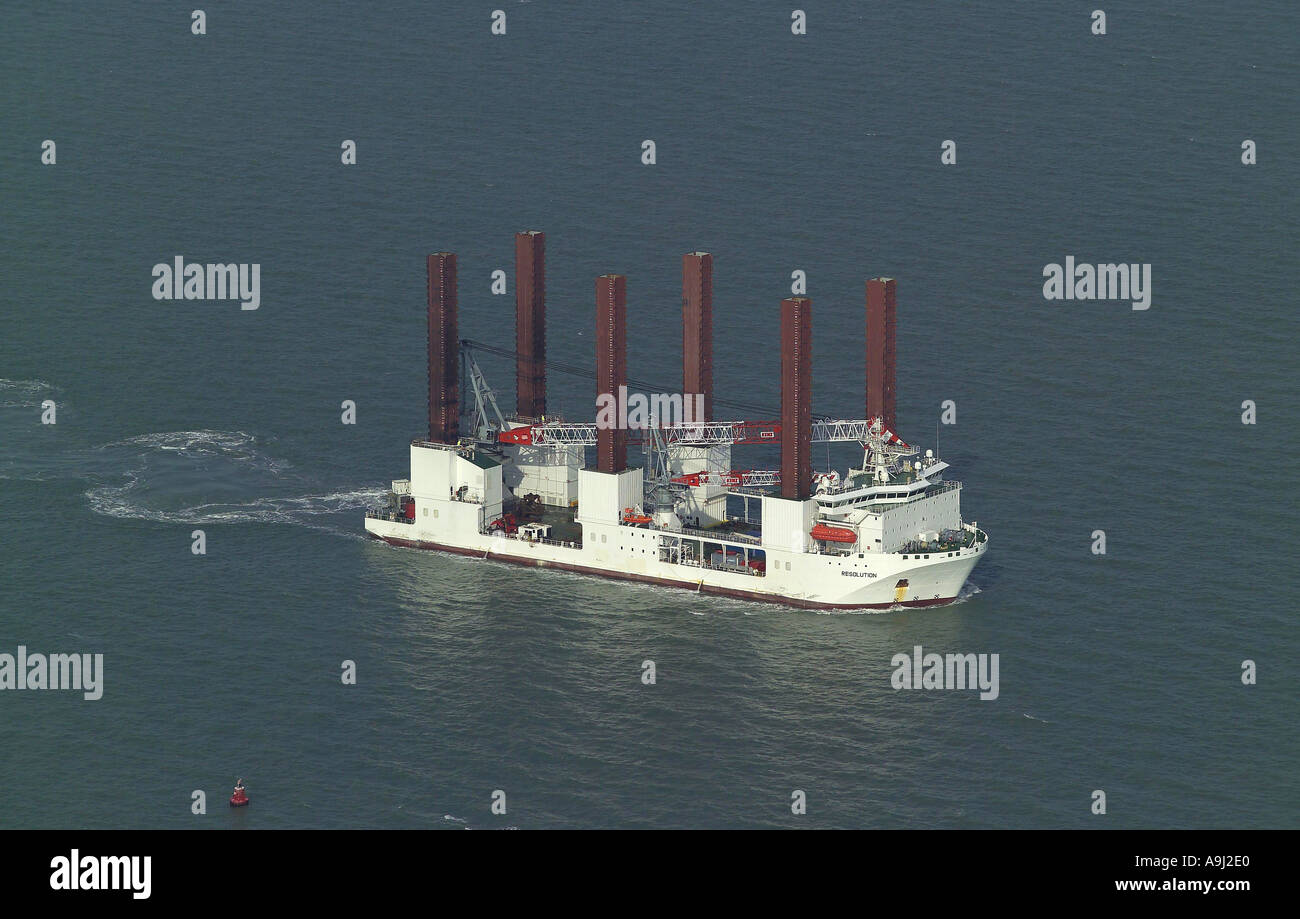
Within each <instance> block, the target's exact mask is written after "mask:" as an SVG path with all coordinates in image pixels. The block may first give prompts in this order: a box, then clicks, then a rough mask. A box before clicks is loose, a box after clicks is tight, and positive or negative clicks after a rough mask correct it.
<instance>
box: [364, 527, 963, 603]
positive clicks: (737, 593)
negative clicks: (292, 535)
mask: <svg viewBox="0 0 1300 919" xmlns="http://www.w3.org/2000/svg"><path fill="white" fill-rule="evenodd" d="M370 536H371V537H372V538H374V539H382V540H383V541H384V542H386V543H388V544H390V545H394V546H403V547H405V548H407V549H432V550H436V551H438V552H453V553H455V554H456V555H465V556H469V557H470V558H485V557H486V558H487V559H488V560H489V561H494V562H512V563H514V564H516V565H528V566H530V567H534V568H558V569H560V570H561V571H572V572H575V573H577V574H587V575H592V576H593V577H598V578H611V579H614V580H621V581H641V582H644V583H646V584H658V585H659V586H661V587H678V588H682V589H684V590H693V591H696V592H697V593H706V594H720V595H722V596H726V597H739V598H740V599H742V600H757V601H758V602H760V603H781V604H783V605H785V606H797V607H800V608H802V609H892V608H893V607H895V606H941V605H943V604H944V603H951V602H952V601H953V600H955V599H957V598H956V597H940V598H936V599H934V600H905V601H903V602H902V603H815V602H812V601H809V600H797V599H795V598H793V597H782V596H778V595H776V594H765V593H759V592H757V591H753V590H736V589H734V588H731V587H715V586H712V585H709V584H703V585H697V584H695V583H694V582H691V581H675V580H673V579H671V578H654V577H650V576H649V575H645V574H631V573H629V572H624V571H606V570H605V569H603V568H588V567H587V566H585V565H570V564H568V563H567V562H553V561H551V560H549V559H535V558H519V557H516V556H511V555H492V554H490V553H488V554H486V555H485V554H484V553H483V552H482V551H480V550H477V549H466V548H463V547H461V546H444V545H442V544H441V543H436V542H422V541H420V540H416V539H398V538H396V537H392V536H376V535H375V534H373V533H371V534H370Z"/></svg>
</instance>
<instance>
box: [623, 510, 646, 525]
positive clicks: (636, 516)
mask: <svg viewBox="0 0 1300 919" xmlns="http://www.w3.org/2000/svg"><path fill="white" fill-rule="evenodd" d="M623 522H624V523H649V522H650V518H649V517H648V516H646V515H645V514H642V513H639V512H638V511H636V510H634V509H633V508H630V507H625V508H623Z"/></svg>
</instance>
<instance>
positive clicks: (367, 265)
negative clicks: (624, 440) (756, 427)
mask: <svg viewBox="0 0 1300 919" xmlns="http://www.w3.org/2000/svg"><path fill="white" fill-rule="evenodd" d="M628 6H629V7H631V6H632V5H628ZM976 6H977V5H971V4H964V3H956V2H948V3H937V4H915V5H913V4H887V5H877V4H870V5H862V6H861V7H856V6H855V7H853V9H854V10H855V12H851V13H841V14H836V13H833V12H831V11H827V10H823V9H820V8H809V11H808V12H809V34H808V35H806V36H802V37H795V36H792V35H791V34H790V30H789V22H790V10H789V8H788V6H787V7H781V6H778V5H775V4H765V3H759V4H754V3H747V4H740V3H717V4H707V5H699V4H686V3H664V4H658V5H656V6H655V7H654V8H653V9H651V8H648V7H642V6H641V5H636V6H635V7H634V8H624V6H623V5H619V6H618V7H617V8H616V9H615V8H610V7H609V5H607V4H606V5H602V4H596V3H573V4H563V5H560V4H550V3H541V2H533V3H523V4H510V5H509V6H508V7H507V8H506V12H507V15H508V33H507V35H506V36H505V37H495V38H494V37H493V36H491V35H490V33H489V28H488V27H489V18H488V15H489V10H488V9H487V8H483V9H479V8H478V7H475V6H473V5H469V6H466V5H462V4H445V5H440V4H405V5H399V6H387V5H386V6H385V7H384V8H382V9H371V8H369V7H367V6H365V5H356V4H346V5H341V4H275V5H272V6H271V7H270V8H269V9H266V8H263V5H256V4H241V3H235V4H222V5H221V7H220V8H212V9H209V10H208V13H209V19H208V34H207V35H206V36H203V37H195V36H193V35H191V34H190V32H189V19H188V16H189V11H188V10H181V9H179V8H177V9H171V8H168V7H166V6H165V5H144V6H137V5H127V4H110V5H107V6H105V7H102V8H101V7H95V8H93V9H87V8H81V7H77V6H59V7H56V8H54V9H47V8H45V7H41V8H39V11H38V10H36V9H15V8H14V7H13V6H10V7H8V8H6V9H5V10H4V12H3V13H0V60H3V62H4V89H3V97H2V103H3V104H2V105H0V281H2V283H0V521H3V527H2V528H0V653H11V654H12V653H14V652H15V650H16V648H17V646H18V645H19V644H23V645H26V646H27V647H28V648H29V649H31V650H33V651H45V652H53V651H63V652H71V651H85V652H99V653H103V654H104V656H105V669H106V675H105V688H104V696H103V698H102V699H101V700H99V701H96V702H89V701H83V700H82V699H81V697H80V696H79V695H77V694H75V693H63V692H7V691H6V692H3V693H0V749H3V756H0V787H3V788H4V789H5V794H4V795H3V798H0V802H2V804H3V824H4V825H5V826H18V827H50V826H54V827H76V826H92V827H113V826H143V827H196V828H227V827H299V826H305V827H352V826H378V827H460V826H473V827H493V826H518V827H523V828H539V827H593V826H619V827H667V826H790V825H793V826H805V827H902V826H921V827H1030V826H1047V827H1181V826H1232V827H1259V826H1286V827H1295V826H1297V825H1300V787H1298V783H1297V780H1296V771H1295V768H1294V763H1295V761H1296V757H1297V754H1298V753H1300V750H1297V746H1298V745H1297V743H1296V730H1295V719H1296V712H1297V705H1296V703H1297V693H1296V687H1297V681H1298V680H1300V673H1298V672H1297V670H1298V668H1297V666H1296V660H1297V655H1298V653H1300V649H1298V648H1297V642H1296V639H1295V629H1294V616H1295V612H1296V605H1297V599H1298V598H1300V583H1298V581H1300V577H1298V574H1297V563H1296V561H1295V557H1294V552H1293V550H1292V547H1293V546H1294V545H1295V544H1296V541H1297V537H1300V533H1298V532H1297V530H1298V527H1297V521H1296V516H1295V511H1294V509H1293V506H1294V504H1295V486H1294V481H1293V479H1294V475H1295V471H1296V461H1295V456H1296V451H1297V447H1298V446H1300V444H1298V443H1297V436H1296V423H1297V421H1298V420H1300V419H1298V418H1297V414H1298V413H1297V409H1296V397H1295V371H1296V361H1295V357H1294V355H1295V349H1296V341H1297V334H1296V333H1297V324H1296V318H1295V307H1294V286H1293V280H1294V277H1295V275H1296V270H1297V259H1296V254H1295V251H1296V248H1295V247H1296V239H1297V229H1298V227H1297V218H1296V207H1295V201H1296V197H1295V187H1296V170H1295V166H1294V162H1293V160H1294V152H1295V150H1296V149H1298V148H1300V132H1298V131H1297V127H1296V124H1297V122H1296V118H1295V99H1296V97H1297V96H1296V90H1297V85H1298V83H1300V66H1298V65H1297V60H1298V59H1300V55H1298V54H1297V51H1298V50H1300V47H1298V45H1300V42H1298V41H1297V38H1296V36H1297V35H1300V28H1298V27H1300V21H1298V20H1300V14H1298V13H1297V7H1296V6H1295V4H1293V3H1290V2H1286V0H1272V2H1259V3H1239V4H1232V5H1228V6H1225V5H1222V4H1215V3H1208V2H1194V3H1161V4H1151V5H1149V6H1150V8H1149V9H1145V10H1142V11H1137V10H1133V11H1121V10H1119V9H1115V10H1112V11H1109V12H1111V18H1110V21H1109V23H1108V26H1109V29H1108V31H1109V34H1108V35H1106V36H1104V37H1097V36H1092V35H1090V34H1089V18H1088V12H1089V10H1088V9H1085V8H1084V7H1082V6H1078V5H1077V4H1076V5H1068V4H1067V5H1049V4H1042V5H1032V4H1031V5H1014V6H1012V5H1008V6H1007V9H1006V10H1004V11H997V10H988V9H980V8H976ZM1039 6H1041V7H1042V8H1041V9H1040V8H1039ZM46 138H52V139H54V140H55V141H56V142H57V145H58V147H57V150H58V162H57V165H54V166H43V165H41V163H40V145H41V141H42V140H44V139H46ZM345 138H350V139H355V140H356V141H357V144H358V163H357V165H355V166H352V167H344V166H342V165H340V163H339V144H340V142H341V141H342V140H343V139H345ZM647 138H650V139H653V140H655V142H656V144H657V152H658V163H657V164H656V165H655V166H653V167H650V166H643V165H642V164H641V162H640V151H641V142H642V140H644V139H647ZM948 138H952V139H955V140H956V141H957V144H958V164H957V165H956V166H950V167H949V166H942V165H940V162H939V154H940V144H941V142H942V141H943V140H945V139H948ZM1246 138H1250V139H1253V140H1255V141H1256V143H1257V144H1258V150H1259V154H1258V155H1259V164H1258V165H1256V166H1253V167H1247V166H1243V165H1242V164H1241V161H1240V145H1241V142H1242V140H1243V139H1246ZM525 228H537V229H542V230H545V231H546V233H547V236H548V251H547V263H548V276H547V286H548V312H549V319H548V322H549V329H548V339H549V343H550V349H551V354H552V356H554V357H556V358H559V359H563V360H567V361H571V362H574V363H579V364H589V363H591V361H592V359H593V347H592V343H591V323H592V314H593V293H592V279H593V277H594V276H595V275H597V274H601V273H604V272H608V271H617V272H622V273H625V274H627V276H628V290H629V308H630V311H631V314H630V318H629V355H628V360H629V372H630V374H631V375H632V376H634V377H639V378H643V379H649V380H663V381H665V385H666V386H668V387H671V386H674V385H676V381H677V380H678V379H679V377H678V369H677V368H678V367H679V365H680V364H679V362H680V346H679V342H680V340H681V337H680V336H681V333H680V325H679V323H680V319H679V315H680V314H679V312H678V306H679V303H680V287H679V284H680V276H679V274H678V272H679V259H680V255H681V253H682V252H686V251H690V250H694V249H706V250H708V251H711V252H713V253H714V257H715V265H716V269H715V316H716V322H717V328H716V332H715V337H716V340H717V343H718V345H717V353H716V376H717V386H718V393H719V395H720V396H731V397H733V398H738V399H746V400H748V401H757V402H760V403H764V404H776V403H777V401H778V398H779V396H778V373H777V368H778V358H779V355H778V353H777V350H776V341H777V338H778V328H777V314H778V305H779V301H780V299H781V297H782V296H786V295H788V291H789V278H790V273H791V271H793V270H794V269H802V270H804V271H806V272H807V273H808V277H809V295H810V296H811V297H812V299H813V309H814V354H815V361H816V364H815V371H814V393H815V403H816V410H817V411H819V412H823V413H826V414H831V415H836V416H840V417H857V416H858V415H860V414H861V410H862V406H861V402H862V361H861V355H862V346H863V341H862V338H863V331H862V305H861V301H862V280H863V279H864V278H866V277H870V276H875V275H881V274H885V275H891V276H894V277H897V278H898V279H899V324H900V332H899V354H900V357H899V385H900V396H899V416H900V429H901V433H902V434H903V435H904V436H905V437H907V438H908V439H910V440H916V441H921V442H922V443H923V444H925V445H926V446H930V445H932V439H933V435H934V427H935V422H936V421H937V419H938V414H939V406H940V404H941V403H942V401H943V400H945V399H952V400H954V401H955V402H956V404H957V409H958V414H957V418H958V423H957V424H956V425H955V426H948V427H945V428H944V429H943V431H942V435H941V436H942V443H941V446H942V451H941V453H942V454H943V456H944V457H945V458H946V459H947V460H948V461H949V462H950V463H952V465H953V467H954V469H953V473H954V477H956V478H959V479H961V480H963V481H964V482H965V483H966V491H965V492H964V499H963V503H964V511H965V513H966V515H967V517H968V519H970V518H974V519H977V520H978V521H979V522H980V525H981V527H982V528H983V529H985V530H987V531H988V532H989V534H990V536H991V540H992V543H991V549H990V551H989V553H988V556H987V557H986V559H985V560H984V562H982V563H981V565H980V567H978V568H977V569H976V571H975V574H974V576H973V579H972V582H971V585H970V586H969V588H968V595H967V597H966V599H965V600H964V602H961V603H959V604H956V605H954V606H951V607H947V608H943V609H938V610H923V611H907V612H891V613H885V614H876V615H816V614H812V613H808V612H800V611H793V610H788V609H784V608H781V607H776V606H766V605H754V604H745V603H740V602H732V601H727V600H715V599H704V598H699V597H696V596H694V595H691V594H689V593H678V592H672V591H667V590H662V589H656V588H650V587H641V586H625V585H618V584H610V583H606V582H602V581H595V580H588V579H583V578H578V577H574V576H570V575H566V574H560V573H551V572H532V571H525V570H518V569H515V568H510V567H504V566H497V565H493V564H483V563H480V562H476V561H472V560H465V559H460V558H453V557H448V556H443V555H440V554H435V553H419V552H413V551H403V550H396V549H392V548H388V547H386V546H383V545H379V544H376V543H373V542H370V541H367V540H365V539H363V538H361V537H362V532H363V528H362V512H363V510H364V508H366V507H367V506H369V505H370V504H371V503H372V502H373V501H374V500H375V499H377V498H378V497H379V496H380V495H381V493H382V492H383V490H384V489H385V488H386V487H387V483H388V480H390V479H392V478H395V477H402V476H404V475H405V474H406V462H407V456H406V444H407V442H408V441H409V439H410V437H411V436H413V435H415V434H417V433H418V432H419V431H420V429H421V425H422V422H423V416H424V408H425V405H424V372H425V371H424V329H423V294H424V267H423V257H424V255H425V254H426V253H428V252H431V251H437V250H441V249H450V250H454V251H456V252H457V253H458V254H459V257H460V276H461V296H460V301H461V333H462V335H464V336H466V337H470V338H475V339H481V340H492V339H495V338H500V337H501V336H503V335H505V336H509V335H513V317H512V302H513V298H512V297H494V296H491V295H490V294H489V281H490V275H491V272H492V271H493V270H494V269H496V268H498V267H500V268H505V269H506V270H507V272H508V273H509V272H510V269H511V260H512V252H513V248H512V234H513V233H514V232H515V231H516V230H520V229H525ZM178 254H179V255H184V256H185V257H186V258H188V259H192V260H196V261H204V262H207V261H219V262H225V261H231V262H257V263H260V264H261V266H262V288H261V296H262V305H261V308H260V309H258V310H257V311H248V312H245V311H241V310H240V309H239V308H238V306H237V305H236V304H233V303H229V302H185V301H181V302H168V301H156V300H154V299H152V297H151V296H150V289H151V286H152V277H151V269H152V266H153V265H154V264H155V263H157V262H169V261H170V260H171V259H172V258H173V257H174V256H176V255H178ZM1067 255H1074V256H1075V257H1076V258H1077V259H1078V260H1080V261H1088V262H1110V261H1129V262H1147V263H1151V264H1152V266H1153V269H1152V270H1153V278H1154V295H1153V298H1152V305H1151V308H1150V309H1149V310H1147V311H1145V312H1139V311H1133V310H1131V309H1130V308H1129V306H1128V305H1127V304H1126V303H1102V302H1078V301H1074V302H1048V301H1045V300H1044V298H1043V296H1042V268H1043V266H1044V265H1046V264H1048V263H1051V262H1061V261H1063V260H1064V259H1065V257H1066V256H1067ZM484 369H485V371H486V372H487V373H488V375H489V376H490V377H491V378H492V379H493V380H494V381H495V382H496V385H498V386H499V387H501V388H502V389H503V390H504V394H505V398H506V400H507V401H510V399H511V396H510V390H509V387H510V379H511V376H510V375H511V371H512V368H511V367H510V366H509V365H502V364H494V363H492V362H490V361H486V362H485V364H484ZM551 382H552V388H551V402H552V405H553V406H554V407H557V408H561V409H567V410H568V411H569V413H570V414H572V415H574V416H581V415H582V414H583V413H584V411H585V410H586V408H587V406H589V405H590V398H591V393H590V384H589V383H588V382H585V381H582V380H579V379H570V378H565V377H562V376H558V375H553V376H552V381H551ZM46 399H51V400H54V401H55V402H56V404H57V406H58V415H57V424H55V425H42V424H41V423H40V416H41V408H40V406H41V403H42V402H43V401H44V400H46ZM345 399H352V400H355V402H356V403H357V406H358V423H357V424H356V425H355V426H345V425H342V424H340V421H339V414H340V408H339V406H340V403H341V402H342V401H343V400H345ZM1245 399H1252V400H1255V401H1256V403H1257V404H1258V412H1259V423H1258V424H1257V425H1254V426H1246V425H1243V424H1242V423H1241V420H1240V414H1241V408H1240V406H1241V403H1242V401H1243V400H1245ZM852 458H853V457H852V456H851V455H849V454H840V453H837V454H836V455H835V456H834V457H833V460H834V464H835V465H836V466H837V467H839V468H841V469H842V468H844V467H845V466H846V465H847V463H848V461H849V460H850V459H852ZM772 459H773V458H772V457H771V456H766V455H764V454H762V453H761V452H759V453H756V454H754V455H752V456H750V455H748V454H747V455H746V457H745V460H746V462H747V463H748V464H751V465H753V466H756V467H760V468H761V467H764V466H767V465H770V464H771V462H772ZM194 529H203V530H205V532H206V534H207V542H208V551H207V555H206V556H203V557H197V556H194V555H192V554H191V552H190V533H191V531H192V530H194ZM1095 529H1104V530H1105V531H1106V533H1107V539H1108V553H1107V555H1106V556H1105V557H1097V556H1094V555H1093V554H1091V552H1090V551H1089V546H1090V535H1091V533H1092V531H1093V530H1095ZM917 644H920V645H923V646H924V647H925V648H926V650H935V651H940V652H996V653H998V654H999V655H1000V660H1001V666H1000V681H1001V693H1000V696H999V698H998V699H997V700H996V701H992V702H981V701H979V700H978V699H977V698H976V697H975V696H974V695H973V694H971V693H963V692H910V693H909V692H901V693H898V692H895V691H894V690H893V689H892V688H891V687H890V682H889V678H890V674H891V671H892V668H891V666H890V659H891V657H892V656H893V655H894V654H895V653H898V652H907V651H910V650H911V649H912V647H913V646H914V645H917ZM344 659H351V660H355V661H356V662H357V666H358V675H359V682H358V684H357V685H356V686H351V687H349V686H344V685H342V684H341V682H340V679H339V672H340V662H341V661H343V660H344ZM646 659H652V660H654V661H655V662H656V665H657V670H658V678H659V679H658V683H657V685H655V686H644V685H642V684H641V682H640V679H639V677H640V673H641V663H642V661H644V660H646ZM1246 659H1251V660H1254V661H1255V662H1256V663H1257V664H1258V668H1259V683H1258V685H1255V686H1250V687H1247V686H1243V685H1242V682H1241V680H1240V676H1239V674H1240V671H1241V665H1242V661H1243V660H1246ZM241 775H242V776H243V777H244V778H245V780H246V782H247V784H248V788H249V793H250V795H251V796H252V798H253V801H254V804H253V806H252V807H250V808H249V809H248V810H247V811H245V812H239V813H233V814H232V813H229V812H228V811H227V809H226V808H225V805H224V797H225V795H227V794H228V793H229V787H230V786H231V785H232V784H233V781H234V779H235V778H236V777H237V776H241ZM124 789H127V790H129V795H126V797H128V798H129V800H130V804H129V805H123V803H122V801H123V799H124ZM194 789H204V790H206V792H207V794H208V799H209V810H210V813H209V814H208V815H207V816H202V817H199V816H194V815H192V814H191V813H190V795H191V792H192V791H193V790H194ZM495 789H502V790H504V791H505V792H506V794H507V799H508V813H507V814H506V815H505V816H494V815H492V814H491V813H490V811H489V805H490V796H491V793H492V792H493V790H495ZM794 789H802V790H804V791H806V793H807V795H808V802H809V803H808V813H807V814H806V815H805V816H801V817H794V816H792V815H791V813H790V807H789V802H790V794H791V791H792V790H794ZM1094 789H1102V790H1104V791H1105V792H1106V793H1107V796H1108V813H1107V814H1106V815H1105V816H1093V815H1092V814H1091V813H1090V810H1089V805H1090V803H1091V799H1090V795H1091V793H1092V791H1093V790H1094Z"/></svg>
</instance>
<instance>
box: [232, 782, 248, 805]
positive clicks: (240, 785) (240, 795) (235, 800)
mask: <svg viewBox="0 0 1300 919" xmlns="http://www.w3.org/2000/svg"><path fill="white" fill-rule="evenodd" d="M246 804H248V794H247V793H246V792H245V791H244V780H243V779H240V780H239V781H238V782H236V783H235V793H234V794H233V795H231V796H230V806H231V807H244V806H245V805H246Z"/></svg>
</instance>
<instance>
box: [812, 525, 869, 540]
mask: <svg viewBox="0 0 1300 919" xmlns="http://www.w3.org/2000/svg"><path fill="white" fill-rule="evenodd" d="M811 535H812V538H813V539H819V540H823V541H826V542H857V541H858V534H857V533H855V532H853V531H852V530H846V529H845V528H844V527H829V526H827V525H826V524H824V523H819V524H817V526H815V527H813V528H812V534H811Z"/></svg>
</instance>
